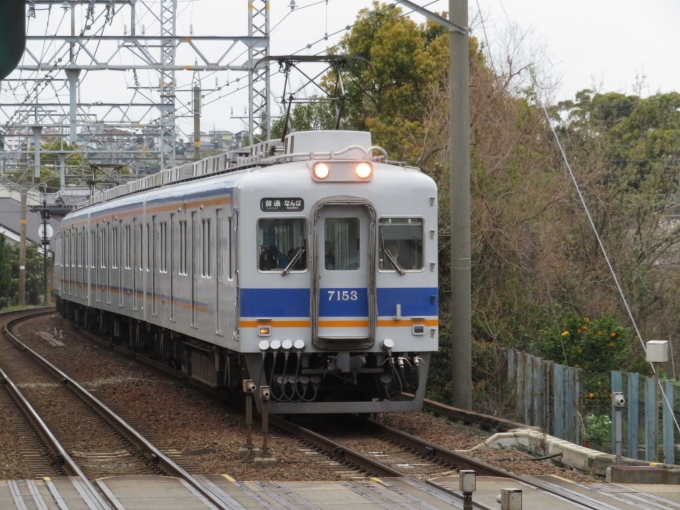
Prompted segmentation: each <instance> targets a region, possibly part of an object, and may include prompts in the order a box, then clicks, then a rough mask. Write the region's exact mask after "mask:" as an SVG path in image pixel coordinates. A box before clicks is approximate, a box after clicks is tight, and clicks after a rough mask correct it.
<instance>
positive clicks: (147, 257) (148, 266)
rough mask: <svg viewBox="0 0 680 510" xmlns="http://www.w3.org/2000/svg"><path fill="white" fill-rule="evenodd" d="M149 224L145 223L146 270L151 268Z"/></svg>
mask: <svg viewBox="0 0 680 510" xmlns="http://www.w3.org/2000/svg"><path fill="white" fill-rule="evenodd" d="M151 235H152V234H151V224H149V223H147V224H146V270H147V271H150V270H151Z"/></svg>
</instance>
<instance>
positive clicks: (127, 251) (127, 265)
mask: <svg viewBox="0 0 680 510" xmlns="http://www.w3.org/2000/svg"><path fill="white" fill-rule="evenodd" d="M131 250H132V245H131V244H130V225H125V269H130V259H131V257H130V252H131Z"/></svg>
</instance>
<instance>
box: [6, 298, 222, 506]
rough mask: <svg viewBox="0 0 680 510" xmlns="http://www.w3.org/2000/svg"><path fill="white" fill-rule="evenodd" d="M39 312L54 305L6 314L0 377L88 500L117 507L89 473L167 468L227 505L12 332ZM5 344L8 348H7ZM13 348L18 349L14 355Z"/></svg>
mask: <svg viewBox="0 0 680 510" xmlns="http://www.w3.org/2000/svg"><path fill="white" fill-rule="evenodd" d="M44 313H53V309H49V311H48V312H46V311H45V310H41V311H37V312H33V313H23V314H19V315H20V316H19V317H18V318H14V317H13V318H12V320H9V321H7V320H5V322H6V323H5V324H4V327H3V332H4V337H2V338H0V381H1V382H3V383H4V384H3V385H4V387H5V389H6V391H7V392H8V393H9V395H10V397H11V399H12V401H13V402H14V403H15V404H16V406H17V407H18V408H19V409H20V411H21V413H22V414H23V415H24V416H25V417H27V419H28V421H29V422H30V424H31V426H32V427H33V429H34V430H35V432H36V433H37V435H38V436H39V437H40V438H41V440H42V441H43V443H44V444H45V445H46V446H47V447H48V448H49V450H50V453H51V456H52V457H53V458H54V459H58V461H59V463H60V464H61V470H62V471H63V472H64V473H65V474H68V475H69V476H74V477H78V478H79V479H80V482H79V483H80V484H82V489H83V493H82V494H81V495H82V496H83V497H84V498H86V499H87V500H88V501H90V502H91V503H92V505H93V508H97V509H98V510H99V509H101V510H108V509H109V508H117V504H116V501H115V497H114V498H112V497H111V495H110V494H107V493H106V491H102V492H101V493H100V492H99V491H98V490H97V487H98V486H97V487H95V484H94V483H92V482H91V481H90V480H91V479H93V478H94V477H101V476H111V475H112V474H167V475H170V476H175V477H178V478H180V479H182V480H183V481H185V482H186V483H187V484H189V485H190V486H191V488H192V489H193V490H194V491H195V492H196V493H198V494H199V495H200V496H201V497H203V498H204V499H205V500H207V501H209V502H210V503H211V504H212V505H214V506H215V507H216V508H220V509H228V508H229V506H228V505H226V504H225V503H224V501H223V500H222V499H220V497H219V495H216V494H215V493H214V492H212V491H211V490H209V488H207V487H206V486H205V485H204V484H202V483H201V482H199V481H198V480H196V479H195V478H194V477H193V476H192V475H190V474H189V473H188V472H186V470H185V469H184V468H182V467H181V466H180V465H179V464H177V463H176V462H175V461H173V460H172V459H171V458H170V457H168V456H167V455H166V454H165V453H163V452H162V451H161V450H159V449H158V448H157V447H156V446H154V445H153V444H152V443H151V442H149V441H148V440H147V439H146V438H145V437H144V436H142V435H141V434H140V433H139V432H138V431H137V430H135V428H133V427H132V426H130V424H128V423H127V422H126V421H125V420H124V419H123V418H121V417H120V416H119V415H117V414H116V413H114V412H113V411H112V410H111V409H110V408H109V407H107V406H106V405H104V404H103V403H102V402H101V401H99V400H98V399H97V398H96V397H95V396H94V395H93V394H92V393H90V392H89V391H87V390H86V389H84V388H83V387H82V386H81V385H80V384H78V383H77V382H76V381H75V380H74V379H72V378H71V377H69V376H68V375H67V374H65V373H64V372H62V371H61V370H59V369H58V368H57V367H56V366H54V365H53V364H52V363H50V362H49V361H47V360H46V359H45V358H43V357H42V356H41V355H40V354H38V353H37V352H36V351H34V350H33V349H31V348H29V347H28V346H27V345H26V344H24V343H23V342H21V341H20V340H19V339H18V338H17V337H16V336H14V335H13V334H12V332H11V327H12V326H13V325H15V324H16V323H17V322H19V321H22V320H28V319H31V318H34V317H36V316H38V315H42V314H44ZM3 318H5V316H3ZM7 344H9V346H10V347H12V350H9V349H7V347H8V345H7ZM14 347H15V348H16V350H15V349H13V348H14ZM18 352H20V353H21V355H19V356H17V355H16V353H18ZM9 361H11V363H8V362H9ZM8 365H9V366H8ZM3 368H4V370H3ZM22 390H23V391H22ZM24 393H26V394H24ZM34 404H35V405H34ZM102 447H104V448H102ZM102 450H106V451H102Z"/></svg>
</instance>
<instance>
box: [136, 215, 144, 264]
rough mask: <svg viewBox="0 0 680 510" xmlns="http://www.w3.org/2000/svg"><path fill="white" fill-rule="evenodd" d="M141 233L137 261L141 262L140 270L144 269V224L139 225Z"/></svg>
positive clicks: (138, 237) (138, 239) (138, 238)
mask: <svg viewBox="0 0 680 510" xmlns="http://www.w3.org/2000/svg"><path fill="white" fill-rule="evenodd" d="M138 232H139V235H138V236H137V261H138V262H139V270H140V271H142V270H144V257H143V255H142V254H143V253H144V246H142V244H143V243H142V241H144V225H139V229H138Z"/></svg>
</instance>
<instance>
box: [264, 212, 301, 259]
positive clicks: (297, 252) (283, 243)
mask: <svg viewBox="0 0 680 510" xmlns="http://www.w3.org/2000/svg"><path fill="white" fill-rule="evenodd" d="M257 246H258V256H257V257H258V268H259V269H260V271H272V272H281V271H283V270H285V269H286V268H288V271H305V270H306V269H307V220H305V219H302V218H276V219H274V218H267V219H261V220H260V221H259V222H258V225H257ZM291 264H292V265H291ZM289 265H290V267H288V266H289Z"/></svg>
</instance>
